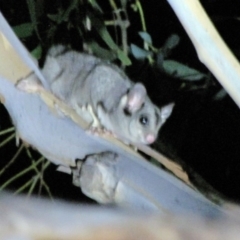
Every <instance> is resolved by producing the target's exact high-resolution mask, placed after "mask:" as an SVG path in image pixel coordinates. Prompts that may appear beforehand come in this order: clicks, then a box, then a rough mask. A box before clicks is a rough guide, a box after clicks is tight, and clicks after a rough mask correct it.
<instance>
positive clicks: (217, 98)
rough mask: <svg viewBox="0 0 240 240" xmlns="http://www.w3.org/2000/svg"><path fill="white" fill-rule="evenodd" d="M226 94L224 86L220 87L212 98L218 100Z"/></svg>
mask: <svg viewBox="0 0 240 240" xmlns="http://www.w3.org/2000/svg"><path fill="white" fill-rule="evenodd" d="M226 96H227V92H226V90H225V89H224V88H222V89H221V90H220V91H218V92H217V93H216V94H215V95H214V96H213V100H215V101H219V100H222V99H223V98H224V97H226Z"/></svg>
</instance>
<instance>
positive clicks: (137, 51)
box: [130, 44, 151, 60]
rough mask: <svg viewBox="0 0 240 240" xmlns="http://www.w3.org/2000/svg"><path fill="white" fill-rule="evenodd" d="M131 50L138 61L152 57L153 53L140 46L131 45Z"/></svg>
mask: <svg viewBox="0 0 240 240" xmlns="http://www.w3.org/2000/svg"><path fill="white" fill-rule="evenodd" d="M130 50H131V52H132V55H133V56H134V57H135V58H136V59H139V60H141V59H145V58H147V57H148V56H149V55H151V52H149V51H146V50H144V49H142V48H140V47H138V46H136V45H135V44H131V45H130Z"/></svg>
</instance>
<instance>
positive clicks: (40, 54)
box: [31, 45, 42, 59]
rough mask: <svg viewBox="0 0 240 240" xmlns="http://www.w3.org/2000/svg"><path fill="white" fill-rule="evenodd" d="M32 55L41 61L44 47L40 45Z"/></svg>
mask: <svg viewBox="0 0 240 240" xmlns="http://www.w3.org/2000/svg"><path fill="white" fill-rule="evenodd" d="M31 54H32V56H33V57H35V58H36V59H40V57H41V56H42V47H41V46H40V45H38V46H37V47H36V48H34V49H33V50H32V51H31Z"/></svg>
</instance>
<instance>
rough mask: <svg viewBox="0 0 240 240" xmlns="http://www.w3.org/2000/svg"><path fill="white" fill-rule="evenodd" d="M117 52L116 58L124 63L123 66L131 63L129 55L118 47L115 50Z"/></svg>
mask: <svg viewBox="0 0 240 240" xmlns="http://www.w3.org/2000/svg"><path fill="white" fill-rule="evenodd" d="M117 53H118V59H119V60H120V61H121V62H122V63H123V64H124V65H125V66H129V65H131V64H132V62H131V60H130V59H129V57H128V56H127V55H126V54H125V53H124V52H123V51H122V50H120V49H118V51H117Z"/></svg>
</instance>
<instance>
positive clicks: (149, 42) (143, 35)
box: [138, 32, 152, 45]
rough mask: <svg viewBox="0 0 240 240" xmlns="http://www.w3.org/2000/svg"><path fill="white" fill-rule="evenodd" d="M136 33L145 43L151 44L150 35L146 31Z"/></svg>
mask: <svg viewBox="0 0 240 240" xmlns="http://www.w3.org/2000/svg"><path fill="white" fill-rule="evenodd" d="M138 34H139V35H140V37H141V38H142V39H143V40H144V41H145V42H146V43H148V44H151V45H152V37H151V36H150V35H149V34H148V33H147V32H138Z"/></svg>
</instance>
